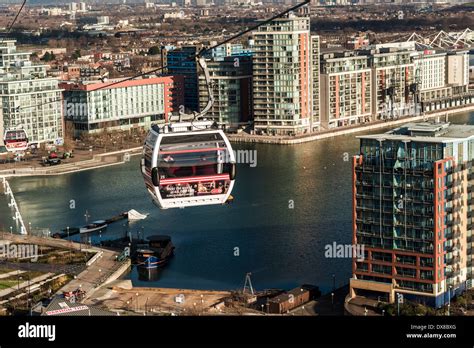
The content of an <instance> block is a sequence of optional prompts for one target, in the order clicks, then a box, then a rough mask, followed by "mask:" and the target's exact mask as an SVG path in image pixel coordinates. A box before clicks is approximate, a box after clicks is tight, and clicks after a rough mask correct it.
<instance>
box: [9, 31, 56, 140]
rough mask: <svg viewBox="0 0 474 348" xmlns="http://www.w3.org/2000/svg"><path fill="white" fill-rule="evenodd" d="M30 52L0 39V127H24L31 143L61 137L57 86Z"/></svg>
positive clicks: (43, 66) (11, 42) (44, 67)
mask: <svg viewBox="0 0 474 348" xmlns="http://www.w3.org/2000/svg"><path fill="white" fill-rule="evenodd" d="M30 55H31V53H30V52H18V51H17V47H16V41H15V40H2V41H1V42H0V105H1V106H0V107H1V109H2V111H1V112H0V124H1V125H2V126H1V127H0V129H4V130H6V129H24V130H25V131H26V132H27V134H28V139H29V142H30V143H33V144H35V143H36V144H39V143H44V142H54V141H56V140H57V139H59V138H62V137H63V121H62V107H61V106H62V102H61V89H60V88H59V87H58V79H56V78H54V77H50V76H48V74H47V65H37V64H33V63H32V62H31V61H30ZM1 138H3V134H2V135H1Z"/></svg>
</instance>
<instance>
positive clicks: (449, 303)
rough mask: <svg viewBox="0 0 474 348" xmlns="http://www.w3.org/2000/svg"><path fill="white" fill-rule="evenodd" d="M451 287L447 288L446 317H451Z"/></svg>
mask: <svg viewBox="0 0 474 348" xmlns="http://www.w3.org/2000/svg"><path fill="white" fill-rule="evenodd" d="M452 287H453V286H452V285H450V286H449V288H448V316H450V315H451V313H450V309H451V289H452Z"/></svg>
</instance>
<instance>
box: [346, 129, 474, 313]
mask: <svg viewBox="0 0 474 348" xmlns="http://www.w3.org/2000/svg"><path fill="white" fill-rule="evenodd" d="M359 138H360V155H357V156H355V157H354V162H353V243H354V244H355V245H360V246H364V250H365V255H364V259H363V260H357V259H354V260H353V277H352V279H351V282H350V287H351V296H355V295H357V293H358V292H367V291H369V292H373V293H376V294H379V295H381V296H384V295H385V296H386V299H387V300H389V301H390V302H393V301H394V300H395V295H396V293H402V294H403V295H404V296H405V297H406V298H409V299H412V300H415V301H418V302H422V303H425V304H428V305H432V306H435V307H440V306H442V305H444V304H445V303H447V302H448V298H449V297H450V296H451V297H452V296H454V295H455V294H459V293H460V292H462V291H463V290H464V289H466V288H472V287H473V282H472V276H473V263H472V262H473V247H474V240H473V228H474V222H473V219H472V218H473V217H474V195H473V193H472V191H474V181H473V179H474V167H473V164H474V127H473V126H462V125H450V124H448V123H427V122H426V123H412V124H407V125H404V126H402V127H400V128H398V129H395V130H393V131H390V132H388V133H385V134H375V135H368V136H361V137H359Z"/></svg>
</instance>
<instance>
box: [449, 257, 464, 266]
mask: <svg viewBox="0 0 474 348" xmlns="http://www.w3.org/2000/svg"><path fill="white" fill-rule="evenodd" d="M460 261H461V258H460V257H459V256H453V257H451V258H449V259H446V264H447V265H455V264H457V263H459V262H460Z"/></svg>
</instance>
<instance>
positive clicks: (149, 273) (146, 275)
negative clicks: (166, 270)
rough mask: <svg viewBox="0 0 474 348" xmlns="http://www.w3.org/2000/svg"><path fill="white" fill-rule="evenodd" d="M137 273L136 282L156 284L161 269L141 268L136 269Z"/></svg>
mask: <svg viewBox="0 0 474 348" xmlns="http://www.w3.org/2000/svg"><path fill="white" fill-rule="evenodd" d="M136 270H137V273H138V280H140V281H142V282H156V281H157V280H159V279H160V275H161V269H160V268H143V267H136Z"/></svg>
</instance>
